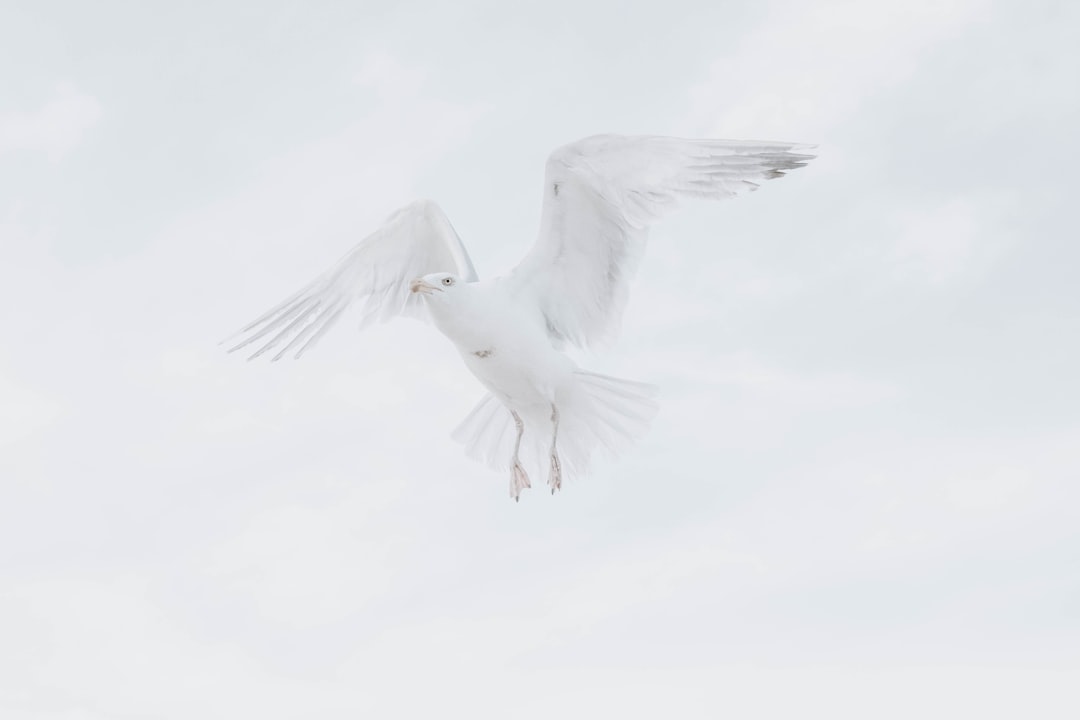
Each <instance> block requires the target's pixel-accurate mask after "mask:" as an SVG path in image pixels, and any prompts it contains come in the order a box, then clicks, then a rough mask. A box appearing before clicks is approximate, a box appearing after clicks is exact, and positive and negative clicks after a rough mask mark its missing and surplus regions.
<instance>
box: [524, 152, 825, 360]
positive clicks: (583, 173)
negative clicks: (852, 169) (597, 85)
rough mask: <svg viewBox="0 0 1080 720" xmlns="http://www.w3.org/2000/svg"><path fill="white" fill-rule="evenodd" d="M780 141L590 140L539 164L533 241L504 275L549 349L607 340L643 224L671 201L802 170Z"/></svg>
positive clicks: (729, 191)
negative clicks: (536, 313)
mask: <svg viewBox="0 0 1080 720" xmlns="http://www.w3.org/2000/svg"><path fill="white" fill-rule="evenodd" d="M809 147H811V146H808V145H797V144H794V143H785V142H757V141H752V140H748V141H740V140H684V139H681V138H669V137H651V136H642V137H623V136H619V135H596V136H593V137H589V138H585V139H584V140H579V141H578V142H575V143H571V144H570V145H566V146H563V147H561V148H558V149H557V150H555V152H553V153H552V154H551V156H550V157H549V158H548V162H547V169H546V176H545V185H544V205H543V210H542V212H541V218H540V236H539V238H538V239H537V241H536V244H535V245H534V246H533V247H532V250H530V252H529V254H528V255H526V256H525V258H524V260H522V262H521V263H520V264H519V265H518V266H517V268H515V269H514V272H513V275H514V278H515V281H516V282H519V283H521V286H522V287H526V288H529V289H530V291H531V292H533V293H535V296H536V302H537V304H538V305H539V307H540V309H541V311H542V312H543V314H544V318H545V320H546V322H547V327H548V332H549V334H550V335H551V337H552V339H553V340H554V341H555V342H562V341H569V342H571V343H573V344H575V345H578V346H581V347H585V346H588V345H592V344H595V343H597V342H602V341H604V340H608V339H610V338H612V337H613V336H614V335H615V334H616V333H617V332H618V327H619V323H620V320H621V318H622V313H623V309H624V307H625V306H626V299H627V290H628V283H629V279H630V277H631V276H632V275H633V272H634V270H635V268H636V265H637V262H638V260H639V258H640V256H641V253H642V251H643V250H644V247H645V239H646V234H647V229H648V226H649V225H650V224H651V223H652V222H653V221H654V220H656V219H657V218H658V217H660V215H662V214H663V213H665V212H667V211H670V210H672V209H674V208H675V206H676V205H677V204H678V201H679V199H680V198H684V197H698V198H711V199H716V200H720V199H723V198H729V197H734V196H736V195H738V194H740V193H742V192H746V191H750V190H754V189H756V188H757V187H758V183H760V182H761V181H763V180H771V179H772V178H778V177H782V176H783V174H784V172H785V171H787V170H792V169H794V168H800V167H803V166H804V165H806V163H807V161H809V160H810V159H811V158H813V157H814V156H813V155H806V154H802V153H799V152H796V151H798V150H803V149H807V148H809Z"/></svg>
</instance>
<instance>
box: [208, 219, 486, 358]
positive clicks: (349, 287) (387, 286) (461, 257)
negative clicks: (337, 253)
mask: <svg viewBox="0 0 1080 720" xmlns="http://www.w3.org/2000/svg"><path fill="white" fill-rule="evenodd" d="M434 272H452V273H454V274H455V275H457V276H458V277H460V278H462V279H463V280H465V281H466V282H475V281H476V280H477V276H476V270H475V269H473V265H472V261H471V260H470V259H469V254H468V253H467V252H466V251H465V246H464V245H463V244H462V243H461V238H459V237H458V234H457V233H456V232H455V231H454V228H453V226H452V225H450V221H449V220H447V218H446V215H445V214H444V213H443V212H442V210H440V209H439V206H438V205H436V204H435V203H433V202H431V201H430V200H418V201H416V202H414V203H411V204H409V205H406V206H405V207H403V208H401V209H400V210H398V211H397V212H395V213H394V214H393V215H391V216H390V217H389V218H388V219H387V221H386V222H385V223H384V224H383V226H382V227H380V228H379V229H378V230H376V231H375V232H374V233H372V234H371V235H369V236H368V237H366V238H364V239H363V240H362V241H360V243H359V244H358V245H357V246H356V247H354V248H353V249H352V250H350V251H349V253H348V254H347V255H345V257H343V258H341V260H339V261H338V262H337V264H336V265H334V266H333V267H331V268H330V269H328V270H327V271H326V272H324V273H323V274H322V275H320V276H319V277H317V278H315V280H313V281H312V282H311V283H310V284H308V285H307V286H306V287H304V288H303V289H301V290H300V291H299V292H298V293H296V294H295V295H293V296H292V297H290V298H289V299H288V300H285V301H284V302H282V303H281V304H280V305H278V306H277V307H275V308H273V309H272V310H270V311H269V312H267V313H266V314H264V315H263V316H262V317H260V318H258V319H256V320H255V321H253V322H252V323H250V324H249V325H248V326H247V327H245V328H243V329H242V330H240V331H239V332H238V333H237V334H236V335H235V336H234V338H235V337H237V336H245V337H244V339H243V340H242V341H241V342H239V344H237V345H235V346H234V347H232V348H230V349H229V352H233V351H234V350H239V349H240V348H243V347H246V346H248V345H251V344H252V343H261V345H260V346H259V348H258V349H257V350H256V351H255V353H254V354H253V355H251V357H250V358H248V359H249V360H253V359H255V358H257V357H259V356H260V355H262V354H263V353H265V352H267V351H269V350H272V349H274V348H276V347H277V346H279V345H281V344H282V343H285V345H284V347H282V348H281V350H279V351H278V352H277V354H275V355H274V357H273V359H274V360H278V359H280V358H281V357H282V356H284V355H285V354H286V353H288V352H290V351H291V350H293V349H295V350H296V355H295V357H300V355H302V354H303V352H304V351H305V350H307V349H308V348H310V347H312V346H313V345H314V344H315V343H316V342H317V341H318V340H319V338H321V337H322V336H323V335H324V334H325V333H326V331H327V330H329V329H330V327H331V326H332V325H333V324H334V322H335V321H336V320H337V319H338V318H339V317H340V316H341V314H342V313H343V312H345V310H346V309H348V308H349V306H350V305H353V304H357V301H359V300H363V301H364V302H363V303H362V304H361V305H360V307H361V312H362V314H363V320H362V323H361V325H362V326H363V325H366V324H368V323H370V322H373V321H375V320H379V321H385V320H389V319H391V318H394V317H397V316H399V315H402V314H412V313H414V312H415V311H416V310H417V309H418V308H419V298H418V297H417V296H415V295H413V294H412V293H410V292H409V282H410V281H411V280H413V279H414V278H417V277H420V276H422V275H427V274H429V273H434Z"/></svg>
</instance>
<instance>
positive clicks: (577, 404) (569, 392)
mask: <svg viewBox="0 0 1080 720" xmlns="http://www.w3.org/2000/svg"><path fill="white" fill-rule="evenodd" d="M555 405H556V408H557V409H558V417H559V430H558V436H557V438H556V450H557V452H558V454H559V459H560V461H561V462H562V468H563V474H564V477H572V476H575V475H583V474H584V473H585V472H586V471H587V470H588V467H589V462H590V460H591V459H592V454H593V451H594V450H596V448H597V447H602V448H604V449H605V450H607V451H608V452H609V453H610V454H611V455H612V456H616V455H618V454H619V453H620V452H622V451H623V450H625V449H626V448H627V447H629V446H630V445H632V444H633V443H634V442H635V441H636V440H637V439H638V438H639V437H641V436H642V435H643V434H644V433H645V431H646V430H647V429H648V428H649V424H650V423H651V421H652V419H653V417H654V416H655V415H656V411H657V408H658V405H657V402H656V388H655V387H654V386H652V385H648V384H646V383H639V382H634V381H631V380H621V379H619V378H613V377H609V376H607V375H600V374H598V373H591V372H586V371H584V370H576V371H574V374H573V376H572V379H571V381H570V382H568V383H566V384H565V385H563V386H562V387H561V388H559V390H558V391H557V392H556V395H555ZM518 413H519V415H520V416H521V419H522V421H523V422H524V424H525V434H524V436H523V437H522V443H521V461H522V463H523V464H524V466H525V468H526V470H527V471H528V472H529V474H530V475H532V476H533V477H534V478H536V479H540V481H541V482H543V479H544V478H546V475H540V474H537V473H538V471H541V470H542V471H544V473H546V472H547V468H548V462H549V461H548V453H549V450H550V448H551V438H552V429H553V428H554V423H553V422H552V418H551V408H550V407H547V406H536V407H532V408H521V409H519V410H518ZM516 435H517V433H516V430H515V428H514V421H513V418H512V417H511V415H510V411H509V410H508V409H507V408H506V406H505V405H503V404H502V403H501V402H500V401H499V400H498V399H497V398H496V397H495V396H493V395H491V394H487V395H485V396H484V397H483V399H481V400H480V402H479V403H478V404H477V405H476V407H474V408H473V410H472V412H470V413H469V414H468V416H467V417H466V418H465V419H464V420H463V421H462V422H461V424H460V425H458V427H457V428H456V429H455V430H454V433H453V438H454V439H455V440H457V441H458V442H460V443H461V444H462V445H464V446H465V452H466V454H467V455H468V456H469V457H471V458H473V459H474V460H478V461H479V462H483V463H485V464H487V465H488V466H489V467H491V468H492V469H495V470H509V468H510V459H511V457H512V455H513V452H514V439H515V437H516Z"/></svg>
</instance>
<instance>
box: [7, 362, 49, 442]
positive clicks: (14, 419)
mask: <svg viewBox="0 0 1080 720" xmlns="http://www.w3.org/2000/svg"><path fill="white" fill-rule="evenodd" d="M59 415H60V405H59V404H58V403H57V402H56V401H54V400H52V399H50V398H48V397H47V396H46V395H44V394H42V393H40V392H38V391H37V390H36V389H34V388H31V387H29V386H27V385H24V384H22V383H19V382H16V381H15V380H13V379H11V378H10V377H5V376H4V375H3V374H2V373H0V448H3V447H4V446H6V445H13V444H15V443H17V442H20V441H22V440H25V439H26V438H28V437H30V436H31V435H33V434H34V433H35V432H37V431H39V430H41V429H42V428H43V427H45V426H47V425H49V424H50V423H51V422H52V421H53V420H55V419H56V418H57V417H59Z"/></svg>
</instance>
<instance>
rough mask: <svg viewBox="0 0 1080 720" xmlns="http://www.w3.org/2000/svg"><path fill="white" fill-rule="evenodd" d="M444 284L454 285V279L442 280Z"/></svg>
mask: <svg viewBox="0 0 1080 720" xmlns="http://www.w3.org/2000/svg"><path fill="white" fill-rule="evenodd" d="M442 284H443V285H453V284H454V278H443V279H442Z"/></svg>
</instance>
